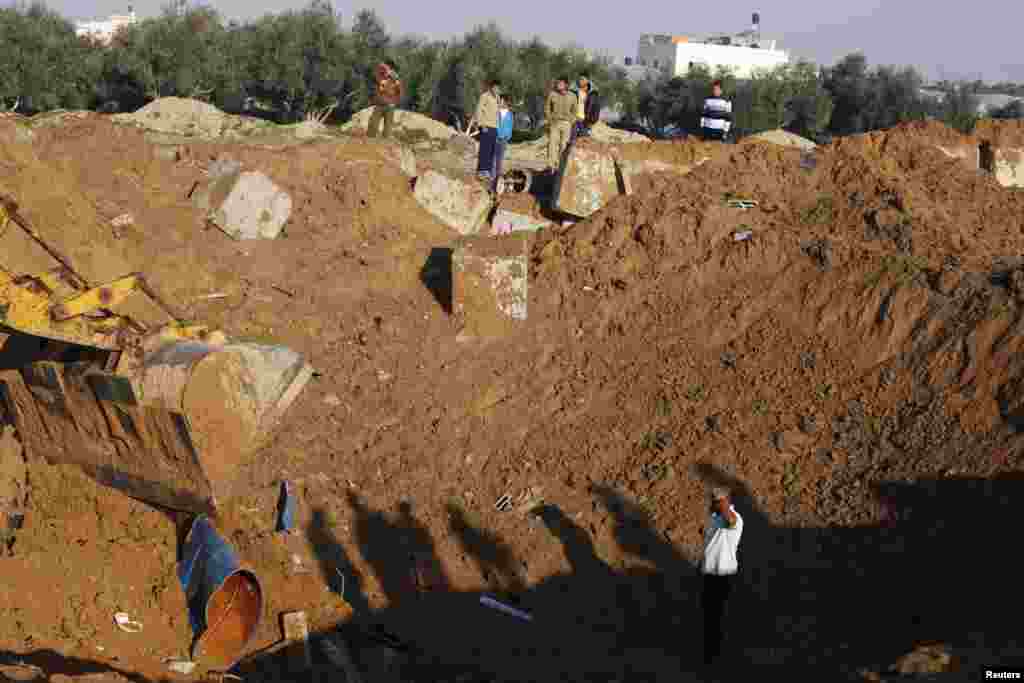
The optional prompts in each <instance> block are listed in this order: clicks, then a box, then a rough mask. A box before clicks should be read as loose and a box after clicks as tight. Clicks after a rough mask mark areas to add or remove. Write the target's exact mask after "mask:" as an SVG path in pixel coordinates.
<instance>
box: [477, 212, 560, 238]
mask: <svg viewBox="0 0 1024 683" xmlns="http://www.w3.org/2000/svg"><path fill="white" fill-rule="evenodd" d="M551 225H552V223H551V221H549V220H546V219H542V218H536V217H534V216H526V215H523V214H520V213H515V212H513V211H507V210H505V209H497V210H496V211H495V212H494V218H493V219H492V220H491V234H493V235H507V234H510V233H513V232H520V231H523V230H525V231H528V232H536V231H538V230H542V229H544V228H547V227H550V226H551Z"/></svg>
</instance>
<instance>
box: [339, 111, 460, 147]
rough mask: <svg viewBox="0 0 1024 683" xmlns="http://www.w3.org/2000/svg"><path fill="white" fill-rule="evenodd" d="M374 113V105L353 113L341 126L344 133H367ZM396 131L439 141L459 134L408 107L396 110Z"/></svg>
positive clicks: (410, 136)
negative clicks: (409, 109) (407, 108)
mask: <svg viewBox="0 0 1024 683" xmlns="http://www.w3.org/2000/svg"><path fill="white" fill-rule="evenodd" d="M372 114H373V107H367V108H366V109H361V110H360V111H358V112H356V113H355V114H353V115H352V119H351V120H350V121H349V122H348V123H346V124H345V125H344V126H342V127H341V130H342V132H344V133H365V132H366V130H367V128H368V126H369V123H370V116H371V115H372ZM394 127H395V133H396V134H397V135H399V136H402V137H403V138H417V137H419V138H422V139H423V140H431V141H437V142H444V141H447V140H448V139H449V138H451V137H452V136H453V135H457V134H458V131H456V130H455V129H454V128H452V127H451V126H447V125H445V124H444V123H441V122H440V121H437V120H435V119H432V118H430V117H429V116H424V115H423V114H420V113H417V112H414V111H408V110H406V109H398V110H397V111H395V124H394Z"/></svg>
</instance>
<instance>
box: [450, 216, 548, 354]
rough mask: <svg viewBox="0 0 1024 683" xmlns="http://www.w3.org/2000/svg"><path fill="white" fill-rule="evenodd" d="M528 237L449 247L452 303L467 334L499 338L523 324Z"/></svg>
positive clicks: (466, 240)
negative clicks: (450, 248) (450, 251)
mask: <svg viewBox="0 0 1024 683" xmlns="http://www.w3.org/2000/svg"><path fill="white" fill-rule="evenodd" d="M529 240H530V233H529V232H528V231H520V232H515V233H512V234H510V235H502V236H499V237H490V236H471V237H463V238H462V239H460V240H459V241H458V242H457V243H456V245H455V246H454V248H453V249H452V301H453V304H454V312H455V315H456V316H458V317H459V318H461V319H462V321H463V323H464V328H463V333H464V334H465V335H470V336H478V337H492V336H500V335H503V334H505V333H507V332H509V331H511V329H512V328H513V327H514V326H515V324H516V323H517V322H519V321H523V320H526V309H527V273H528V266H529V258H528V256H529V245H530V241H529Z"/></svg>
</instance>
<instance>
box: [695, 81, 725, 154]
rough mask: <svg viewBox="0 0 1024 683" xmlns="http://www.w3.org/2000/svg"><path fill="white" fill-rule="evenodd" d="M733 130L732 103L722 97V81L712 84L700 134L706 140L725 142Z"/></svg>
mask: <svg viewBox="0 0 1024 683" xmlns="http://www.w3.org/2000/svg"><path fill="white" fill-rule="evenodd" d="M731 129H732V102H731V101H729V100H728V99H726V98H725V97H724V96H723V95H722V81H715V82H714V83H712V84H711V97H709V98H707V99H706V100H704V110H703V112H702V113H701V117H700V133H701V137H703V138H704V139H705V140H717V141H719V142H725V140H726V139H727V138H728V137H729V131H730V130H731Z"/></svg>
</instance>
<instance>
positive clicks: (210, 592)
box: [178, 515, 263, 671]
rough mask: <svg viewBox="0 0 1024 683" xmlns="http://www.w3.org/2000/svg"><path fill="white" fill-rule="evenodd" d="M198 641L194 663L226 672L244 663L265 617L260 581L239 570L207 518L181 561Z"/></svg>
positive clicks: (202, 518)
mask: <svg viewBox="0 0 1024 683" xmlns="http://www.w3.org/2000/svg"><path fill="white" fill-rule="evenodd" d="M178 580H179V581H181V586H182V588H183V589H184V591H185V600H186V602H187V604H188V619H189V623H190V624H191V626H192V633H193V635H194V636H195V640H194V641H193V643H192V659H193V660H196V661H198V660H199V659H203V660H205V661H204V664H208V665H209V666H211V667H212V668H217V669H220V670H224V671H226V670H228V669H230V668H231V667H233V666H234V665H235V664H236V663H238V660H239V659H241V657H242V654H243V653H244V651H245V648H246V646H247V645H248V644H249V641H250V640H251V639H252V637H253V635H254V634H255V633H256V627H257V626H258V625H259V620H260V614H261V613H262V612H263V592H262V589H261V588H260V584H259V580H258V579H257V578H256V575H255V574H253V573H252V572H250V571H247V570H244V569H241V568H240V563H239V561H238V555H237V554H236V553H235V550H234V548H232V547H231V546H230V545H228V543H227V541H225V540H224V539H223V538H222V537H221V536H220V534H218V533H217V530H216V529H214V527H213V525H212V524H211V523H210V520H209V519H208V518H207V517H206V515H199V516H198V517H196V519H195V521H193V522H192V529H191V530H190V531H189V533H188V536H187V537H186V538H185V543H184V544H183V545H182V549H181V557H180V559H179V561H178Z"/></svg>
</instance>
